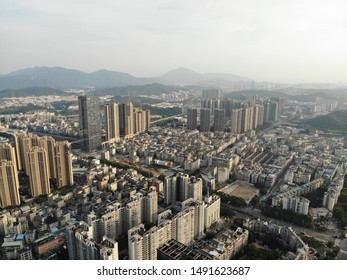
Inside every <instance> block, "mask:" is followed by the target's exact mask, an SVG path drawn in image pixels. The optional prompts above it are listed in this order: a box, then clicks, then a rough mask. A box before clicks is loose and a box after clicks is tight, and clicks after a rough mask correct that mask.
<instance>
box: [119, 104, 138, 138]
mask: <svg viewBox="0 0 347 280" xmlns="http://www.w3.org/2000/svg"><path fill="white" fill-rule="evenodd" d="M119 132H120V136H122V137H125V138H126V137H132V136H133V135H134V106H133V104H132V103H131V102H128V103H123V104H119Z"/></svg>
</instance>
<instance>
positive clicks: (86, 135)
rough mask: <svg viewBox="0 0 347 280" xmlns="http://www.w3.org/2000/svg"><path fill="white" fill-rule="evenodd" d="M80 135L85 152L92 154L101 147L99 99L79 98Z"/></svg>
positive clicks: (95, 97) (91, 97) (83, 96)
mask: <svg viewBox="0 0 347 280" xmlns="http://www.w3.org/2000/svg"><path fill="white" fill-rule="evenodd" d="M78 109H79V126H80V135H81V137H82V139H83V150H84V151H85V152H91V151H95V150H98V149H99V148H100V147H101V129H100V104H99V97H98V96H94V95H90V96H87V95H82V96H79V97H78Z"/></svg>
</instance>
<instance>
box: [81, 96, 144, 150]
mask: <svg viewBox="0 0 347 280" xmlns="http://www.w3.org/2000/svg"><path fill="white" fill-rule="evenodd" d="M78 107H79V128H80V136H81V137H82V140H83V146H82V147H83V150H84V151H86V152H91V151H95V150H98V149H100V148H101V147H102V139H101V126H100V125H101V122H100V103H99V97H98V96H95V95H81V96H79V97H78ZM104 110H105V135H106V137H105V138H106V139H105V141H106V143H113V142H116V141H118V140H119V138H120V137H122V138H123V139H127V138H130V137H132V136H134V135H135V134H137V133H140V132H144V131H146V130H148V129H149V127H150V111H141V110H139V109H138V108H134V106H133V104H132V103H131V102H128V103H123V104H117V103H113V104H107V105H105V106H104Z"/></svg>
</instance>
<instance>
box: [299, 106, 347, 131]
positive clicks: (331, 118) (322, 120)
mask: <svg viewBox="0 0 347 280" xmlns="http://www.w3.org/2000/svg"><path fill="white" fill-rule="evenodd" d="M302 123H304V124H306V125H309V126H311V127H313V128H315V129H322V130H326V129H328V130H333V131H345V132H347V110H340V111H335V112H332V113H330V114H327V115H324V116H319V117H316V118H313V119H309V120H304V121H303V122H302Z"/></svg>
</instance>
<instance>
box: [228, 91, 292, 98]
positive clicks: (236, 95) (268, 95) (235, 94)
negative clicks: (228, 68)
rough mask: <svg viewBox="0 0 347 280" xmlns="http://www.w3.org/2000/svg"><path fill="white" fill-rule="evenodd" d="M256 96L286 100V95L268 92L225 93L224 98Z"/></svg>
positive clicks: (278, 92)
mask: <svg viewBox="0 0 347 280" xmlns="http://www.w3.org/2000/svg"><path fill="white" fill-rule="evenodd" d="M253 95H257V96H258V97H269V98H270V97H283V98H287V97H288V95H287V94H285V93H283V92H280V91H270V90H240V91H233V92H229V93H225V94H224V97H227V98H239V97H241V96H253Z"/></svg>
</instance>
